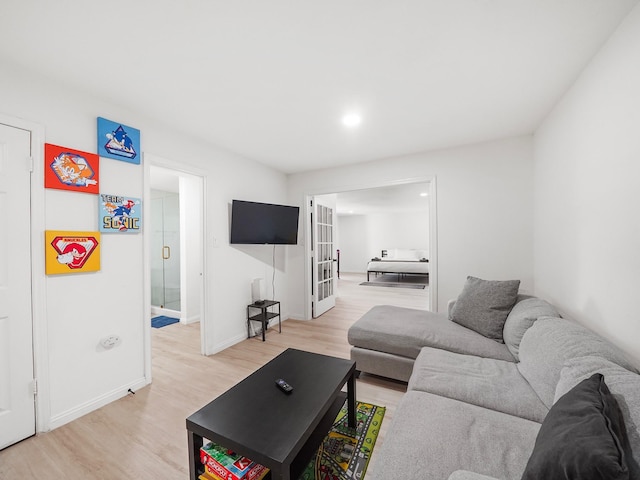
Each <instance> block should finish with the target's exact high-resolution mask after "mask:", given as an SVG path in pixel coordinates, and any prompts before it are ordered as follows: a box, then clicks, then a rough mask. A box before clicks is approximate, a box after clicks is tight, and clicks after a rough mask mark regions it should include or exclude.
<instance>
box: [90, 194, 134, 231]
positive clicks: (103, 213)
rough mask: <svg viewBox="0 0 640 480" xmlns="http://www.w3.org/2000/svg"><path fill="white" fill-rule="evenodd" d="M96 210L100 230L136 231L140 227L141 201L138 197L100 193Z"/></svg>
mask: <svg viewBox="0 0 640 480" xmlns="http://www.w3.org/2000/svg"><path fill="white" fill-rule="evenodd" d="M98 210H99V214H98V215H99V220H98V223H99V224H100V231H101V232H105V233H138V232H140V230H141V229H142V218H141V217H142V201H141V200H140V199H139V198H131V197H126V196H123V195H107V194H104V193H101V194H100V202H99V204H98Z"/></svg>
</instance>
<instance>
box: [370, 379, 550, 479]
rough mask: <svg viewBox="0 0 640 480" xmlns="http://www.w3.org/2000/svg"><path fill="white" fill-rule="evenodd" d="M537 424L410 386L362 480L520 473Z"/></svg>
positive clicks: (529, 451) (502, 475) (501, 475)
mask: <svg viewBox="0 0 640 480" xmlns="http://www.w3.org/2000/svg"><path fill="white" fill-rule="evenodd" d="M539 428H540V424H539V423H536V422H531V421H529V420H525V419H523V418H518V417H513V416H511V415H506V414H504V413H500V412H496V411H494V410H489V409H487V408H482V407H478V406H476V405H471V404H469V403H464V402H459V401H457V400H452V399H450V398H446V397H441V396H439V395H434V394H431V393H426V392H418V391H415V390H411V391H408V392H407V393H406V394H405V395H404V396H403V397H402V399H401V400H400V402H399V403H398V406H397V408H396V411H395V413H394V415H393V420H392V422H391V425H390V426H389V429H388V430H387V432H386V433H385V435H384V438H383V439H382V444H381V445H380V446H379V447H376V455H375V457H374V461H373V462H372V465H371V468H370V469H369V470H367V480H389V479H396V478H397V479H403V480H413V479H415V480H418V479H419V480H443V479H446V478H447V477H449V475H451V474H452V473H453V472H454V471H456V470H469V471H472V472H477V473H480V474H482V475H489V476H492V477H496V478H520V476H521V475H522V472H523V471H524V467H525V465H526V463H527V459H528V457H529V454H530V453H531V451H532V450H533V445H534V442H535V438H536V435H537V433H538V430H539Z"/></svg>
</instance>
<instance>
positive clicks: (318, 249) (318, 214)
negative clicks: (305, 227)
mask: <svg viewBox="0 0 640 480" xmlns="http://www.w3.org/2000/svg"><path fill="white" fill-rule="evenodd" d="M333 212H334V209H333V207H332V206H327V205H323V204H322V203H321V201H319V200H318V197H314V198H313V199H312V200H311V232H312V236H313V242H312V245H313V252H312V255H313V261H312V265H313V273H312V275H313V279H312V285H313V309H312V314H313V318H316V317H319V316H320V315H322V314H323V313H325V312H326V311H327V310H329V309H331V308H333V307H334V306H335V305H336V297H335V280H334V268H333V252H334V250H333V241H334V233H335V231H334V214H333Z"/></svg>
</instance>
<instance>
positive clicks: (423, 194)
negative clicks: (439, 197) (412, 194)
mask: <svg viewBox="0 0 640 480" xmlns="http://www.w3.org/2000/svg"><path fill="white" fill-rule="evenodd" d="M428 195H429V194H428V193H427V192H422V193H421V194H420V196H421V197H426V196H428Z"/></svg>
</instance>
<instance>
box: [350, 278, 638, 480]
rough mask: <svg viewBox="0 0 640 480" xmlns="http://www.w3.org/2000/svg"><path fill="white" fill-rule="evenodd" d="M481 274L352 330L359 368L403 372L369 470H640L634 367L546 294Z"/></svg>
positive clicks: (506, 474) (465, 478)
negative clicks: (420, 306) (403, 387)
mask: <svg viewBox="0 0 640 480" xmlns="http://www.w3.org/2000/svg"><path fill="white" fill-rule="evenodd" d="M478 280H479V279H474V278H473V277H469V279H468V281H467V284H466V285H465V289H464V290H463V292H462V294H461V296H460V297H459V298H458V301H457V302H451V303H450V305H449V312H448V313H443V314H438V313H432V312H428V311H422V310H414V309H407V308H401V307H393V306H385V305H382V306H377V307H374V308H373V309H371V310H370V311H369V312H368V313H366V314H365V315H364V316H363V317H362V318H361V319H359V320H358V321H357V322H356V323H354V324H353V326H352V327H351V328H350V330H349V332H348V339H349V342H350V344H351V345H352V350H351V355H352V359H353V360H355V361H356V364H357V369H358V370H359V371H361V372H368V373H372V374H376V375H382V376H385V377H390V378H394V379H398V380H402V381H406V382H408V384H407V393H406V394H405V395H404V396H403V398H402V400H401V401H400V403H399V405H398V407H397V410H396V412H395V413H394V416H393V420H392V423H391V425H390V426H389V429H388V431H387V433H386V435H385V437H384V441H383V442H382V445H380V446H379V447H378V451H377V452H376V461H375V464H374V465H372V469H371V472H370V475H369V476H368V480H378V479H379V480H386V479H390V478H399V479H416V480H417V479H420V480H424V479H438V480H443V479H447V478H448V479H450V480H481V479H485V480H486V479H501V480H502V479H520V478H523V479H533V478H548V479H553V478H581V479H586V478H630V479H634V478H640V468H639V467H638V464H639V463H640V375H638V370H637V369H636V368H635V365H633V363H632V362H631V361H630V360H629V359H628V358H627V357H626V355H625V354H624V353H623V352H621V351H620V350H619V349H617V348H616V347H615V346H613V345H612V344H610V343H608V342H607V341H605V340H604V339H603V338H601V337H599V336H598V335H596V334H595V333H593V332H591V331H590V330H588V329H586V328H584V327H582V326H580V325H578V324H577V323H574V322H571V321H569V320H566V319H562V318H560V315H559V314H558V312H557V311H556V309H555V308H554V307H553V306H552V305H550V304H549V303H547V302H546V301H544V300H542V299H540V298H536V297H531V296H525V295H519V294H518V293H517V286H516V290H515V293H514V292H513V285H510V288H511V292H510V293H509V294H508V295H506V297H505V296H503V297H504V298H501V296H500V295H498V296H496V295H494V294H493V291H494V287H496V282H494V283H493V284H485V285H484V287H487V288H484V289H483V288H480V289H476V288H475V287H474V285H471V287H469V285H470V284H473V282H477V281H478ZM470 282H471V283H470ZM480 282H483V281H482V280H480ZM480 285H481V286H482V284H480ZM487 285H488V286H487ZM475 286H476V287H477V286H478V284H477V283H476V284H475ZM467 287H469V288H467ZM468 290H471V291H473V292H474V294H475V297H474V296H473V295H472V296H471V297H469V295H467V294H468V293H469V291H468ZM487 292H488V295H487ZM478 293H480V294H481V295H480V297H479V296H478ZM483 295H484V297H487V296H488V297H489V298H481V297H482V296H483ZM509 296H511V297H512V300H508V299H507V300H505V298H507V297H509ZM470 298H471V301H469V300H470ZM478 299H479V300H480V301H479V302H478V301H477V300H478ZM461 301H462V302H463V303H464V305H463V306H461V308H457V307H458V306H460V305H456V304H457V303H458V302H461ZM483 302H484V303H483ZM509 302H510V305H509ZM505 305H506V307H505ZM474 309H476V310H477V312H476V311H474ZM496 312H499V313H498V314H497V317H498V318H499V320H498V321H497V325H499V326H500V329H501V335H500V336H501V338H489V337H488V336H487V335H488V334H489V336H492V337H496V335H495V332H496V328H495V327H496V321H495V317H496ZM485 313H488V315H489V317H492V316H493V318H492V319H490V320H489V322H488V323H492V325H491V326H490V328H489V330H491V329H493V332H492V333H491V332H489V331H488V330H487V329H486V328H485V326H486V323H487V321H486V318H485V319H484V320H481V321H480V322H478V323H476V320H475V319H476V318H482V317H483V315H484V314H485ZM461 314H462V315H461ZM476 314H477V315H478V317H475V316H474V315H476ZM460 316H462V317H466V318H462V319H461V318H459V317H460ZM464 325H466V326H464ZM479 332H482V333H479ZM585 419H588V420H589V421H588V422H587V421H585ZM585 425H587V427H585ZM584 428H588V429H590V430H589V431H588V432H587V433H585V432H583V431H582V429H584ZM583 439H584V440H583ZM598 462H599V463H598ZM601 463H603V464H605V466H604V467H603V466H602V465H601ZM605 467H606V468H605ZM607 468H609V469H610V470H607ZM585 472H586V473H585ZM596 472H598V473H597V474H596Z"/></svg>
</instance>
